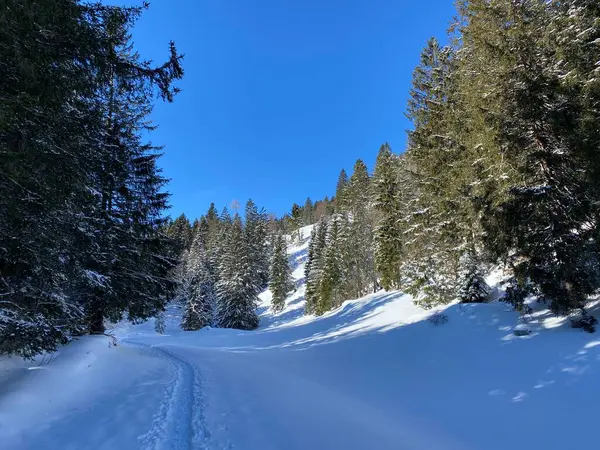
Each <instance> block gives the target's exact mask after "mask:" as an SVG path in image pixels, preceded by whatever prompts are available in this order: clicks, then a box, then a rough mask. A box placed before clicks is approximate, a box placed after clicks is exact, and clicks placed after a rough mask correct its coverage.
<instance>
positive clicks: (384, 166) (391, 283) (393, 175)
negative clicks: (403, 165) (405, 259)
mask: <svg viewBox="0 0 600 450" xmlns="http://www.w3.org/2000/svg"><path fill="white" fill-rule="evenodd" d="M397 166H398V159H397V157H396V155H394V154H393V153H392V150H391V149H390V146H389V145H388V144H387V143H386V144H384V145H382V146H381V148H380V149H379V154H378V155H377V161H376V163H375V172H374V174H373V204H374V206H375V208H376V210H377V212H378V218H377V224H376V227H375V236H374V241H375V268H376V270H377V273H378V274H379V277H380V281H381V285H382V286H383V287H384V288H385V289H388V290H389V289H396V288H398V287H399V283H400V262H401V250H402V244H401V242H402V241H401V231H400V227H399V224H398V219H399V217H400V204H399V199H398V194H399V189H398V170H397Z"/></svg>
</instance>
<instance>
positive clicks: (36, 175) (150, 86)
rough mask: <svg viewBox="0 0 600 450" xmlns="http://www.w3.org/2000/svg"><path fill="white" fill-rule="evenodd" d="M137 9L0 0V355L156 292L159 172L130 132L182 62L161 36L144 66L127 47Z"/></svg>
mask: <svg viewBox="0 0 600 450" xmlns="http://www.w3.org/2000/svg"><path fill="white" fill-rule="evenodd" d="M142 10H143V8H123V7H116V6H105V5H99V4H81V3H79V2H76V1H71V0H60V1H47V0H42V1H39V2H34V3H31V2H29V3H28V2H25V3H23V2H13V4H11V6H10V8H8V9H6V8H5V10H4V11H3V21H2V22H3V26H2V27H0V56H1V57H0V72H2V74H3V76H2V77H0V91H1V92H2V96H3V101H2V105H1V106H0V108H1V111H0V146H1V147H2V152H3V154H4V156H5V157H4V158H3V159H2V163H0V164H1V167H0V169H1V170H0V171H1V172H2V174H3V175H2V177H1V178H2V179H1V180H0V191H1V192H2V196H1V197H2V199H3V200H1V201H0V216H1V217H2V221H1V223H0V237H1V239H2V241H3V242H4V243H6V244H5V245H3V246H2V248H1V249H0V267H1V269H0V270H1V277H2V288H1V292H0V295H1V296H2V297H3V298H4V299H10V301H7V300H5V301H3V302H2V305H1V306H0V342H1V344H0V352H8V353H18V354H21V355H23V356H33V355H35V354H37V353H39V352H41V351H51V350H53V349H55V348H56V345H57V344H59V343H62V342H66V341H67V340H68V339H69V336H70V334H72V333H77V334H80V333H82V332H84V331H85V330H91V331H95V332H100V331H102V330H103V319H104V318H105V317H108V318H111V319H113V320H117V319H119V318H121V317H122V315H123V314H125V313H126V315H127V317H129V318H130V319H131V320H142V319H145V318H147V317H149V316H151V315H153V314H156V313H157V312H159V311H160V310H162V308H163V305H164V302H165V300H166V298H167V297H168V294H169V289H170V282H169V281H168V280H167V277H166V273H167V271H168V270H169V268H170V264H171V263H170V261H169V258H168V255H169V252H170V243H169V240H168V239H167V238H166V237H165V236H164V235H163V234H162V230H163V229H164V226H163V225H164V224H163V220H162V212H163V208H164V206H165V203H166V198H167V194H166V193H164V192H162V188H163V186H164V181H165V180H164V179H163V178H161V177H160V175H159V171H158V169H157V167H156V161H157V158H158V155H157V153H156V152H155V150H156V149H155V148H153V147H152V146H150V145H147V144H145V143H143V141H142V135H143V134H145V133H146V132H147V131H151V128H152V127H151V126H149V125H148V124H147V115H148V113H149V111H150V109H151V103H152V100H153V94H154V93H158V94H160V95H162V96H163V98H165V99H166V100H169V101H170V100H172V99H173V95H174V94H175V93H176V92H177V89H176V88H174V87H173V86H172V82H173V81H174V80H176V79H178V78H181V76H182V74H183V72H182V70H181V66H180V59H181V57H180V56H179V55H177V53H176V51H175V47H174V45H173V44H171V48H170V51H171V56H170V58H169V60H168V61H167V63H165V64H164V65H162V66H160V67H157V68H153V67H151V65H150V64H148V63H142V62H141V61H140V60H139V57H138V56H137V54H136V52H135V51H134V50H133V49H132V48H131V45H130V42H129V35H128V30H129V29H130V27H131V26H132V25H133V23H134V22H135V20H136V19H137V18H138V17H139V15H140V14H141V12H142ZM24 48H27V49H28V51H27V52H25V53H23V52H21V51H17V49H24ZM23 68H26V70H24V69H23ZM131 294H133V295H131Z"/></svg>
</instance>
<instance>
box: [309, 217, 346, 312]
mask: <svg viewBox="0 0 600 450" xmlns="http://www.w3.org/2000/svg"><path fill="white" fill-rule="evenodd" d="M343 226H344V223H343V218H342V215H341V214H338V213H336V214H334V215H333V216H332V217H331V220H330V221H329V224H328V226H327V234H326V238H325V247H324V249H323V262H322V269H321V277H320V285H319V291H318V292H319V298H318V301H317V304H316V307H315V314H317V315H321V314H324V313H325V312H327V311H329V310H331V309H333V308H335V307H337V306H339V305H340V304H341V302H342V301H343V298H342V293H341V289H340V287H341V286H342V283H343V279H344V278H343V277H344V261H343V259H342V255H341V253H340V243H341V234H342V233H343Z"/></svg>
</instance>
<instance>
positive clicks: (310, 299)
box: [304, 219, 327, 314]
mask: <svg viewBox="0 0 600 450" xmlns="http://www.w3.org/2000/svg"><path fill="white" fill-rule="evenodd" d="M326 236H327V222H325V220H324V219H321V220H319V222H318V223H317V224H316V225H315V226H314V228H313V231H312V234H311V239H310V244H309V248H308V259H307V261H306V266H305V272H304V278H305V283H306V291H305V300H306V303H305V309H304V313H305V314H315V312H316V310H317V305H318V304H319V299H320V286H321V275H322V270H323V262H324V257H325V240H326Z"/></svg>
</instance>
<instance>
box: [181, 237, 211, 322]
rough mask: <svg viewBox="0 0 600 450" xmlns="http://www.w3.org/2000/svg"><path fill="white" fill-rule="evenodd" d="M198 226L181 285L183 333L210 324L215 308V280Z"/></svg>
mask: <svg viewBox="0 0 600 450" xmlns="http://www.w3.org/2000/svg"><path fill="white" fill-rule="evenodd" d="M202 228H203V227H202V226H199V227H198V229H197V231H196V235H195V237H194V241H193V242H192V246H191V248H190V252H189V255H188V258H187V261H186V276H185V279H184V283H182V299H181V300H182V301H183V318H182V321H181V328H182V329H183V330H185V331H193V330H199V329H200V328H203V327H205V326H209V325H211V324H212V318H213V311H214V308H215V298H216V295H215V280H214V277H213V271H212V270H211V267H210V260H209V258H208V254H207V252H206V243H205V241H204V239H205V236H204V234H203V232H202Z"/></svg>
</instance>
